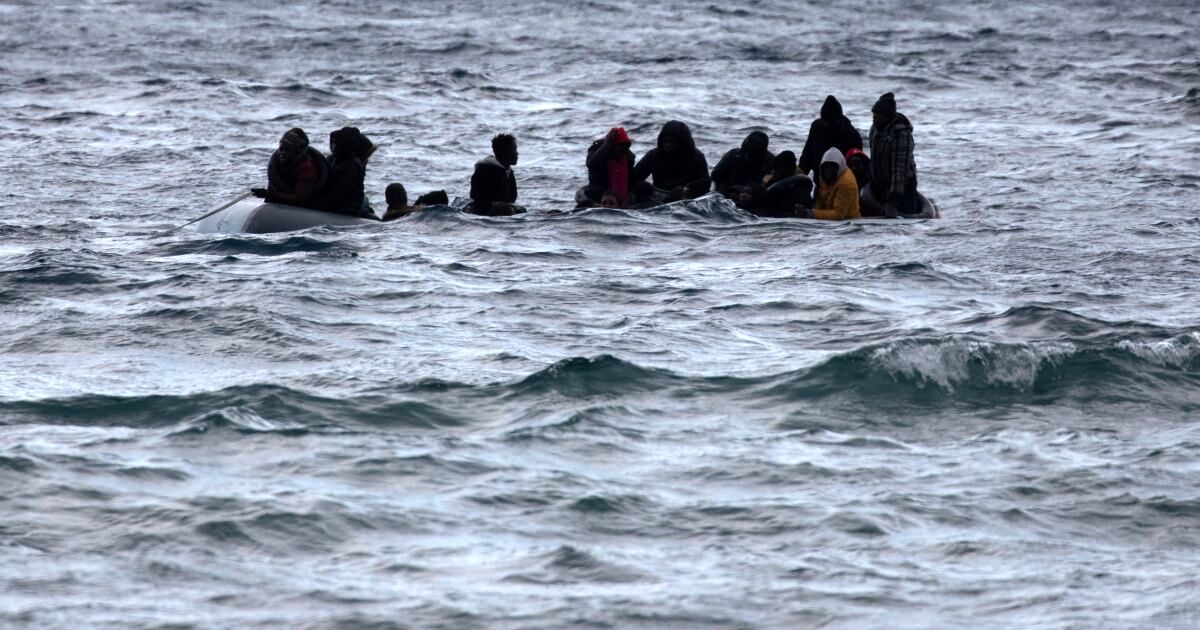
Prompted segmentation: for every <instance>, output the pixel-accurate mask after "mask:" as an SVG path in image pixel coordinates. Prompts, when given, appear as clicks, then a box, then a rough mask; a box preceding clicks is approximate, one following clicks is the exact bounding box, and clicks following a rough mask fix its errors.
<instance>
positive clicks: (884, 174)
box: [252, 92, 922, 221]
mask: <svg viewBox="0 0 1200 630" xmlns="http://www.w3.org/2000/svg"><path fill="white" fill-rule="evenodd" d="M871 114H872V124H871V129H870V133H869V134H868V142H867V144H866V147H868V148H869V149H870V155H868V154H867V153H866V152H865V151H864V150H863V149H864V143H863V138H862V134H860V133H859V131H858V130H857V129H856V128H855V127H854V125H853V123H851V121H850V119H849V118H847V117H846V115H845V112H844V111H843V109H842V105H841V103H840V102H838V100H837V98H835V97H834V96H832V95H830V96H828V97H827V98H826V99H825V103H824V104H823V105H822V107H821V110H820V116H819V117H818V118H817V119H816V120H814V121H813V123H812V125H811V126H810V127H809V132H808V138H807V139H806V141H805V143H804V148H803V149H802V150H801V152H800V156H799V158H797V157H796V154H795V153H793V152H792V151H780V152H779V153H778V154H775V153H772V152H771V150H770V138H769V137H768V136H767V134H765V133H763V132H762V131H753V132H751V133H750V134H749V135H748V136H746V139H745V140H743V141H742V144H741V146H740V147H737V148H734V149H731V150H730V151H728V152H727V153H725V155H724V156H723V157H722V158H721V160H720V161H719V162H717V165H716V166H715V167H714V168H713V169H712V170H711V171H710V170H709V168H708V161H707V160H706V159H705V157H704V153H703V152H701V151H700V149H699V148H697V147H696V142H695V140H694V139H693V138H692V132H691V129H689V128H688V126H687V124H685V123H683V122H680V121H678V120H672V121H670V122H668V123H666V124H665V125H663V127H662V130H661V131H660V132H659V134H658V141H657V144H656V146H655V147H654V148H652V149H650V150H649V151H647V152H646V154H645V155H643V156H642V158H641V159H640V160H638V159H636V156H635V155H634V153H633V151H632V146H633V142H632V140H631V138H630V137H629V134H628V132H626V130H625V129H623V128H621V127H615V128H613V129H611V130H610V131H609V132H608V133H607V134H605V136H604V137H603V138H601V139H599V140H596V141H595V142H593V143H592V145H591V146H590V147H589V148H588V151H587V160H586V165H587V174H588V183H587V185H586V186H584V187H582V188H580V189H579V191H578V192H577V193H576V195H575V202H576V204H577V205H578V206H580V207H599V206H602V207H607V208H632V209H641V208H649V207H653V206H657V205H661V204H663V203H669V202H672V201H679V200H683V199H695V198H697V197H701V196H703V195H706V194H708V193H709V192H710V191H712V190H714V189H715V190H716V192H718V193H719V194H722V195H724V196H725V197H727V198H729V199H730V200H731V201H733V202H734V204H736V205H737V206H738V207H739V208H742V209H744V210H746V211H748V212H751V213H754V214H757V215H759V216H766V217H807V218H815V219H830V220H847V219H857V218H860V217H889V218H891V217H897V216H917V215H919V214H920V213H921V212H922V202H921V197H920V195H919V194H918V193H917V169H916V162H915V160H914V158H913V136H912V131H913V127H912V123H910V122H909V120H908V118H907V117H906V116H905V115H904V114H901V113H899V112H898V111H897V108H896V99H895V96H894V95H893V94H892V93H891V92H888V93H887V94H884V95H883V96H881V97H879V99H878V100H877V101H876V102H875V104H874V106H873V107H872V108H871ZM376 148H377V147H376V145H375V144H374V143H372V142H371V141H370V139H368V138H367V137H366V136H365V135H363V134H362V133H361V132H360V131H359V130H358V129H357V128H354V127H344V128H342V129H339V130H337V131H334V132H333V133H331V134H329V150H330V154H331V155H330V156H329V157H328V158H326V157H325V156H324V155H322V154H321V152H320V151H318V150H316V149H315V148H313V147H312V146H310V144H309V141H308V136H307V134H305V132H304V131H303V130H301V129H299V128H294V129H290V130H288V131H287V132H286V133H284V134H283V137H282V138H281V139H280V140H279V147H278V148H277V149H276V151H275V152H274V154H272V156H271V159H270V162H269V164H268V166H267V180H268V184H267V187H266V188H254V189H252V192H253V193H254V194H255V195H257V196H258V197H262V198H264V199H265V200H267V201H271V202H277V203H283V204H288V205H293V206H299V207H305V208H314V209H317V210H324V211H326V212H335V213H338V214H345V215H350V216H357V217H363V218H380V217H376V215H375V213H374V212H373V211H372V209H371V206H370V203H369V202H368V200H367V196H366V193H365V187H364V181H365V177H366V165H367V161H368V160H369V159H370V157H371V155H372V154H373V153H374V152H375V149H376ZM519 157H520V154H519V151H518V150H517V139H516V138H515V137H514V136H512V135H510V134H506V133H502V134H499V135H497V136H496V137H494V138H493V139H492V154H491V155H490V156H487V157H485V158H483V159H482V160H479V162H477V163H476V164H475V171H474V173H473V174H472V175H471V192H470V199H471V201H470V203H469V204H468V205H467V207H465V208H464V210H465V211H467V212H472V213H475V214H481V215H489V216H507V215H512V214H517V213H521V212H524V209H523V208H521V207H520V206H518V205H516V202H517V180H516V177H515V176H514V174H513V167H514V166H516V164H517V162H518V159H519ZM385 198H386V200H387V204H388V209H387V212H386V213H384V215H383V216H382V217H381V218H382V220H384V221H390V220H393V219H397V218H399V217H402V216H405V215H407V214H410V213H412V212H414V211H416V210H419V209H421V208H423V207H427V206H431V205H445V204H447V203H449V198H448V196H447V195H446V193H445V191H440V190H439V191H434V192H431V193H427V194H425V195H422V196H421V197H419V198H418V199H417V200H416V201H415V202H414V203H412V204H410V203H409V199H408V192H407V191H406V190H405V188H404V186H403V185H401V184H398V183H394V184H389V185H388V187H387V189H386V191H385Z"/></svg>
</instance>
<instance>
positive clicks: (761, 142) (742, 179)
mask: <svg viewBox="0 0 1200 630" xmlns="http://www.w3.org/2000/svg"><path fill="white" fill-rule="evenodd" d="M767 143H768V139H767V134H765V133H763V132H761V131H752V132H750V135H748V136H746V139H745V140H743V141H742V146H741V147H740V148H737V149H730V150H729V152H727V153H726V154H725V156H724V157H722V158H721V161H720V162H717V166H716V167H715V168H713V170H712V181H713V185H714V186H716V188H717V192H720V193H722V194H724V193H725V192H726V191H728V190H729V188H730V187H732V186H746V185H748V184H761V183H762V180H763V177H765V176H766V175H768V174H770V172H771V163H772V161H774V159H775V154H774V153H771V152H770V151H768V150H767V146H768V145H767Z"/></svg>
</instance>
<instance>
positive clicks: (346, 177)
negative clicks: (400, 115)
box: [312, 127, 376, 219]
mask: <svg viewBox="0 0 1200 630" xmlns="http://www.w3.org/2000/svg"><path fill="white" fill-rule="evenodd" d="M375 149H376V147H375V145H374V144H373V143H372V142H371V141H370V140H369V139H368V138H367V137H366V136H364V135H363V134H362V132H360V131H359V130H358V128H357V127H342V128H341V129H338V130H337V131H334V132H333V133H330V134H329V152H330V153H331V154H332V157H331V158H330V160H329V182H328V183H327V184H326V185H325V189H324V190H323V191H322V192H321V194H320V196H318V197H317V199H316V200H314V202H313V204H312V207H313V208H316V209H317V210H324V211H325V212H333V213H336V214H344V215H347V216H352V217H363V218H368V219H373V218H375V213H374V212H372V211H371V204H370V202H368V201H367V195H366V189H365V180H366V177H367V160H369V159H370V158H371V155H372V154H373V153H375Z"/></svg>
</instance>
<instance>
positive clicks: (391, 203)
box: [383, 184, 408, 209]
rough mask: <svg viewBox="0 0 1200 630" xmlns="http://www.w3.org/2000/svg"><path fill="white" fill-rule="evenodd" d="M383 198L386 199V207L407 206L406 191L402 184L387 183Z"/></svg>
mask: <svg viewBox="0 0 1200 630" xmlns="http://www.w3.org/2000/svg"><path fill="white" fill-rule="evenodd" d="M383 198H384V199H386V200H387V205H388V209H391V208H406V207H408V191H407V190H404V185H403V184H388V186H387V188H386V189H385V190H384V191H383Z"/></svg>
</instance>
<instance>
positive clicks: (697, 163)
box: [684, 149, 712, 197]
mask: <svg viewBox="0 0 1200 630" xmlns="http://www.w3.org/2000/svg"><path fill="white" fill-rule="evenodd" d="M687 178H688V182H687V183H686V184H684V188H686V189H687V196H689V197H699V196H701V195H703V194H704V193H707V192H708V189H709V188H711V187H712V180H711V179H709V177H708V160H705V159H704V154H703V153H701V152H700V150H699V149H697V150H696V154H695V156H694V157H693V158H692V163H691V164H690V165H689V166H688V174H687Z"/></svg>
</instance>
